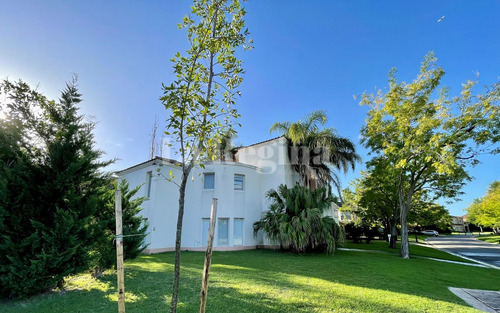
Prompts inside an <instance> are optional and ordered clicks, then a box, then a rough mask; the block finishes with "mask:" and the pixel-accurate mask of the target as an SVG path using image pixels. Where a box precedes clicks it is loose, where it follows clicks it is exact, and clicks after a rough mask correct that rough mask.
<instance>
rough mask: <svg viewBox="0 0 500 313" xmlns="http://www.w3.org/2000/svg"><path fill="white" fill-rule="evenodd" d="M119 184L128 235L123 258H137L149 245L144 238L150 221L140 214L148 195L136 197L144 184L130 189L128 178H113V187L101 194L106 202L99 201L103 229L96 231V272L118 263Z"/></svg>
mask: <svg viewBox="0 0 500 313" xmlns="http://www.w3.org/2000/svg"><path fill="white" fill-rule="evenodd" d="M116 187H118V189H119V190H120V191H121V195H122V225H123V235H124V236H125V237H124V240H123V254H124V260H130V259H134V258H136V257H137V256H138V255H139V254H140V253H141V252H142V250H144V249H145V248H146V247H147V245H146V244H145V238H146V236H147V229H148V225H149V224H148V221H147V219H146V218H144V217H143V216H141V215H140V213H141V211H142V208H141V207H140V206H141V204H142V203H143V202H144V200H145V197H135V195H136V194H137V192H138V191H139V189H140V187H141V186H140V185H139V186H137V187H135V188H134V189H132V190H130V188H129V183H128V182H127V181H126V180H121V181H120V182H119V184H118V186H117V185H116V182H113V184H112V185H111V186H110V187H107V188H105V190H104V197H103V198H102V200H103V201H104V203H103V204H102V205H100V208H101V209H100V210H99V211H98V212H97V213H96V222H97V223H98V225H99V229H101V230H103V231H102V232H101V233H98V234H97V236H96V239H95V243H96V247H95V256H96V258H95V263H94V264H93V268H94V270H95V275H97V276H98V275H100V272H101V271H102V270H103V269H106V268H110V267H112V266H116V246H115V244H114V243H113V240H114V238H115V235H116V226H115V225H116V224H115V223H116V219H115V198H114V197H115V195H114V189H115V188H116ZM134 197H135V198H134Z"/></svg>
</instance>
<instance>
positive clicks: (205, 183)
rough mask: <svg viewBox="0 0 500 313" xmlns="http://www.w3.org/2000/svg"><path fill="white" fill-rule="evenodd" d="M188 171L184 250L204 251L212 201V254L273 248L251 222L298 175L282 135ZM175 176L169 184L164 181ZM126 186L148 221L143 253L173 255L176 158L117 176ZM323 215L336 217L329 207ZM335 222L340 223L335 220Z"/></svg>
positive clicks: (177, 176)
mask: <svg viewBox="0 0 500 313" xmlns="http://www.w3.org/2000/svg"><path fill="white" fill-rule="evenodd" d="M203 165H204V168H201V167H196V168H194V169H193V170H192V172H191V177H190V178H189V180H188V184H187V187H186V198H185V212H184V222H183V230H182V249H183V250H204V249H205V248H204V247H205V246H206V243H207V235H208V226H209V221H210V207H211V204H212V198H218V207H217V221H216V229H215V238H214V250H223V251H224V250H225V251H227V250H244V249H254V248H256V247H257V246H268V245H271V244H272V243H270V242H269V241H268V240H267V239H266V238H265V236H263V235H262V234H259V236H257V237H255V236H254V234H253V223H254V222H256V221H258V220H259V219H260V218H261V216H262V213H263V212H265V211H266V210H268V207H269V203H268V200H267V198H266V193H267V191H268V190H269V189H271V188H273V189H276V188H277V187H278V186H279V185H280V184H285V185H287V186H288V187H293V186H294V185H295V184H296V183H297V182H299V181H300V175H299V174H298V173H297V172H296V171H295V170H294V169H293V167H292V166H291V165H290V161H289V158H288V143H287V140H286V139H285V138H284V137H278V138H274V139H271V140H267V141H263V142H260V143H257V144H254V145H250V146H246V147H242V148H238V149H237V150H236V151H235V153H234V158H233V160H231V161H216V162H204V163H203ZM170 173H171V174H172V176H173V179H171V180H172V181H169V180H168V179H167V178H168V177H170ZM117 174H118V175H119V176H120V177H121V178H123V179H126V180H127V181H128V182H129V183H130V186H131V187H132V188H133V187H135V186H141V189H140V190H139V192H138V193H137V196H145V197H146V201H144V203H143V204H142V207H143V208H144V210H143V211H142V215H143V216H144V217H146V218H147V219H148V221H149V229H148V232H149V234H148V236H147V237H146V243H148V244H149V246H148V248H147V249H146V250H145V253H157V252H164V251H172V250H174V247H175V232H176V225H177V213H178V206H179V201H178V199H179V189H178V187H177V185H176V184H180V179H181V175H182V172H181V169H180V167H179V163H178V162H177V161H174V160H169V159H165V158H160V157H156V158H154V159H152V160H149V161H146V162H144V163H140V164H137V165H135V166H132V167H130V168H127V169H125V170H123V171H120V172H118V173H117ZM326 215H329V216H333V217H334V218H336V217H337V216H338V207H337V206H335V205H332V207H331V209H330V211H329V212H326ZM337 221H338V219H337Z"/></svg>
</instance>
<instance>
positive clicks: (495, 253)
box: [427, 235, 500, 268]
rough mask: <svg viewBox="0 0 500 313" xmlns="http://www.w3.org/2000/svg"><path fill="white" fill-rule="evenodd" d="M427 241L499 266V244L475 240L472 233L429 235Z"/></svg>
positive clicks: (438, 246)
mask: <svg viewBox="0 0 500 313" xmlns="http://www.w3.org/2000/svg"><path fill="white" fill-rule="evenodd" d="M427 241H428V242H429V243H430V244H432V245H433V246H434V247H436V248H438V249H445V250H448V251H451V252H453V253H456V254H460V255H463V256H466V257H468V258H471V259H474V260H478V261H481V262H484V263H487V264H491V265H494V266H496V267H498V268H500V245H499V244H493V243H489V242H484V241H481V240H477V239H475V238H474V237H473V236H472V235H467V236H465V235H452V236H439V237H429V238H427Z"/></svg>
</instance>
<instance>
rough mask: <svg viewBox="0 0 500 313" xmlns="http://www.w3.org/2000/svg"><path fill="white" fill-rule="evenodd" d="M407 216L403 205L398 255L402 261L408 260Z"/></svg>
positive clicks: (406, 209) (406, 210)
mask: <svg viewBox="0 0 500 313" xmlns="http://www.w3.org/2000/svg"><path fill="white" fill-rule="evenodd" d="M407 215H408V208H407V207H406V204H403V207H402V208H401V247H400V250H399V254H400V256H401V257H402V258H403V259H409V258H410V247H409V242H408V223H407V221H406V217H407Z"/></svg>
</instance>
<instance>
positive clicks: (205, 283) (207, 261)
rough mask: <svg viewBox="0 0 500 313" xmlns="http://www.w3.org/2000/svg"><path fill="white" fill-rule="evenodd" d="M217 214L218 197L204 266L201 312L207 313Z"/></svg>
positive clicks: (213, 210) (215, 202)
mask: <svg viewBox="0 0 500 313" xmlns="http://www.w3.org/2000/svg"><path fill="white" fill-rule="evenodd" d="M216 216H217V198H213V199H212V211H211V213H210V226H209V227H208V239H207V252H206V253H205V265H204V266H203V279H202V281H201V293H200V313H205V306H206V305H207V293H208V275H209V274H210V263H211V262H212V246H213V243H214V232H215V217H216Z"/></svg>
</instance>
